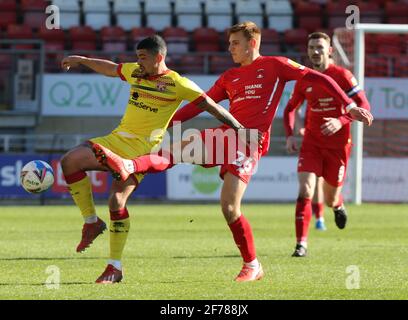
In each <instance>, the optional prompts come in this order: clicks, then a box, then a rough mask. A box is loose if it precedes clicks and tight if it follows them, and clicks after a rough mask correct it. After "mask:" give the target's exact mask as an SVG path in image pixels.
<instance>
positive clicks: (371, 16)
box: [357, 1, 384, 23]
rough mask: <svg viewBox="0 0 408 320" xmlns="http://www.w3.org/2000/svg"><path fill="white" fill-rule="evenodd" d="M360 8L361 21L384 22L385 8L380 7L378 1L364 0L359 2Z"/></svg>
mask: <svg viewBox="0 0 408 320" xmlns="http://www.w3.org/2000/svg"><path fill="white" fill-rule="evenodd" d="M357 6H358V8H359V9H360V22H362V23H382V22H383V20H384V19H383V10H381V9H380V6H379V5H378V3H375V2H372V1H370V2H363V1H359V2H358V3H357Z"/></svg>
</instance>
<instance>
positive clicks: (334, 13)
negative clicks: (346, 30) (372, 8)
mask: <svg viewBox="0 0 408 320" xmlns="http://www.w3.org/2000/svg"><path fill="white" fill-rule="evenodd" d="M346 7H347V3H345V2H334V1H329V3H328V4H327V6H326V12H327V17H328V18H327V24H328V27H329V28H331V29H334V28H341V27H344V26H345V23H346V19H347V16H348V14H346Z"/></svg>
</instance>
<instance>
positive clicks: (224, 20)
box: [205, 0, 233, 32]
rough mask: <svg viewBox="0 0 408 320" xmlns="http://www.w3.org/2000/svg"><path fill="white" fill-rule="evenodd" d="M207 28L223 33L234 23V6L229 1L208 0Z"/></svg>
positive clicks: (206, 10)
mask: <svg viewBox="0 0 408 320" xmlns="http://www.w3.org/2000/svg"><path fill="white" fill-rule="evenodd" d="M205 13H206V16H207V26H208V27H210V28H214V29H215V30H217V31H219V32H222V31H224V30H225V29H227V28H229V27H230V26H231V25H232V23H233V16H232V6H231V2H230V1H229V0H206V1H205Z"/></svg>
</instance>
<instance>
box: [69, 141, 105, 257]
mask: <svg viewBox="0 0 408 320" xmlns="http://www.w3.org/2000/svg"><path fill="white" fill-rule="evenodd" d="M61 167H62V171H63V173H64V176H65V181H66V182H67V185H68V190H69V192H70V193H71V196H72V198H73V200H74V202H75V204H76V205H77V206H78V207H79V209H80V211H81V214H82V217H83V219H84V225H83V228H82V238H81V241H80V243H79V244H78V246H77V248H76V251H77V252H83V251H84V250H85V249H86V248H88V247H89V246H90V245H91V244H92V242H93V241H94V240H95V238H96V237H98V236H99V235H100V234H102V233H103V232H104V230H106V224H105V223H104V222H103V221H102V220H101V219H100V218H99V217H98V216H97V215H96V212H95V205H94V201H93V197H92V185H91V180H90V179H89V177H88V176H87V174H86V172H85V168H87V169H95V170H97V169H99V170H104V167H102V166H100V165H99V164H98V162H97V161H95V158H94V157H93V154H92V151H91V149H90V147H89V145H81V146H79V147H76V148H74V149H72V150H70V151H69V152H68V153H66V154H65V155H64V156H63V158H62V159H61Z"/></svg>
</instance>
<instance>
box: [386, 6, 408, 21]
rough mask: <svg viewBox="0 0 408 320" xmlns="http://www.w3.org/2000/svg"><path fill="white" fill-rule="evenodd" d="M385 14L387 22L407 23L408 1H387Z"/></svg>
mask: <svg viewBox="0 0 408 320" xmlns="http://www.w3.org/2000/svg"><path fill="white" fill-rule="evenodd" d="M385 14H386V16H387V22H388V23H397V24H408V3H407V2H405V3H404V2H401V1H399V2H392V1H387V3H386V4H385Z"/></svg>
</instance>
